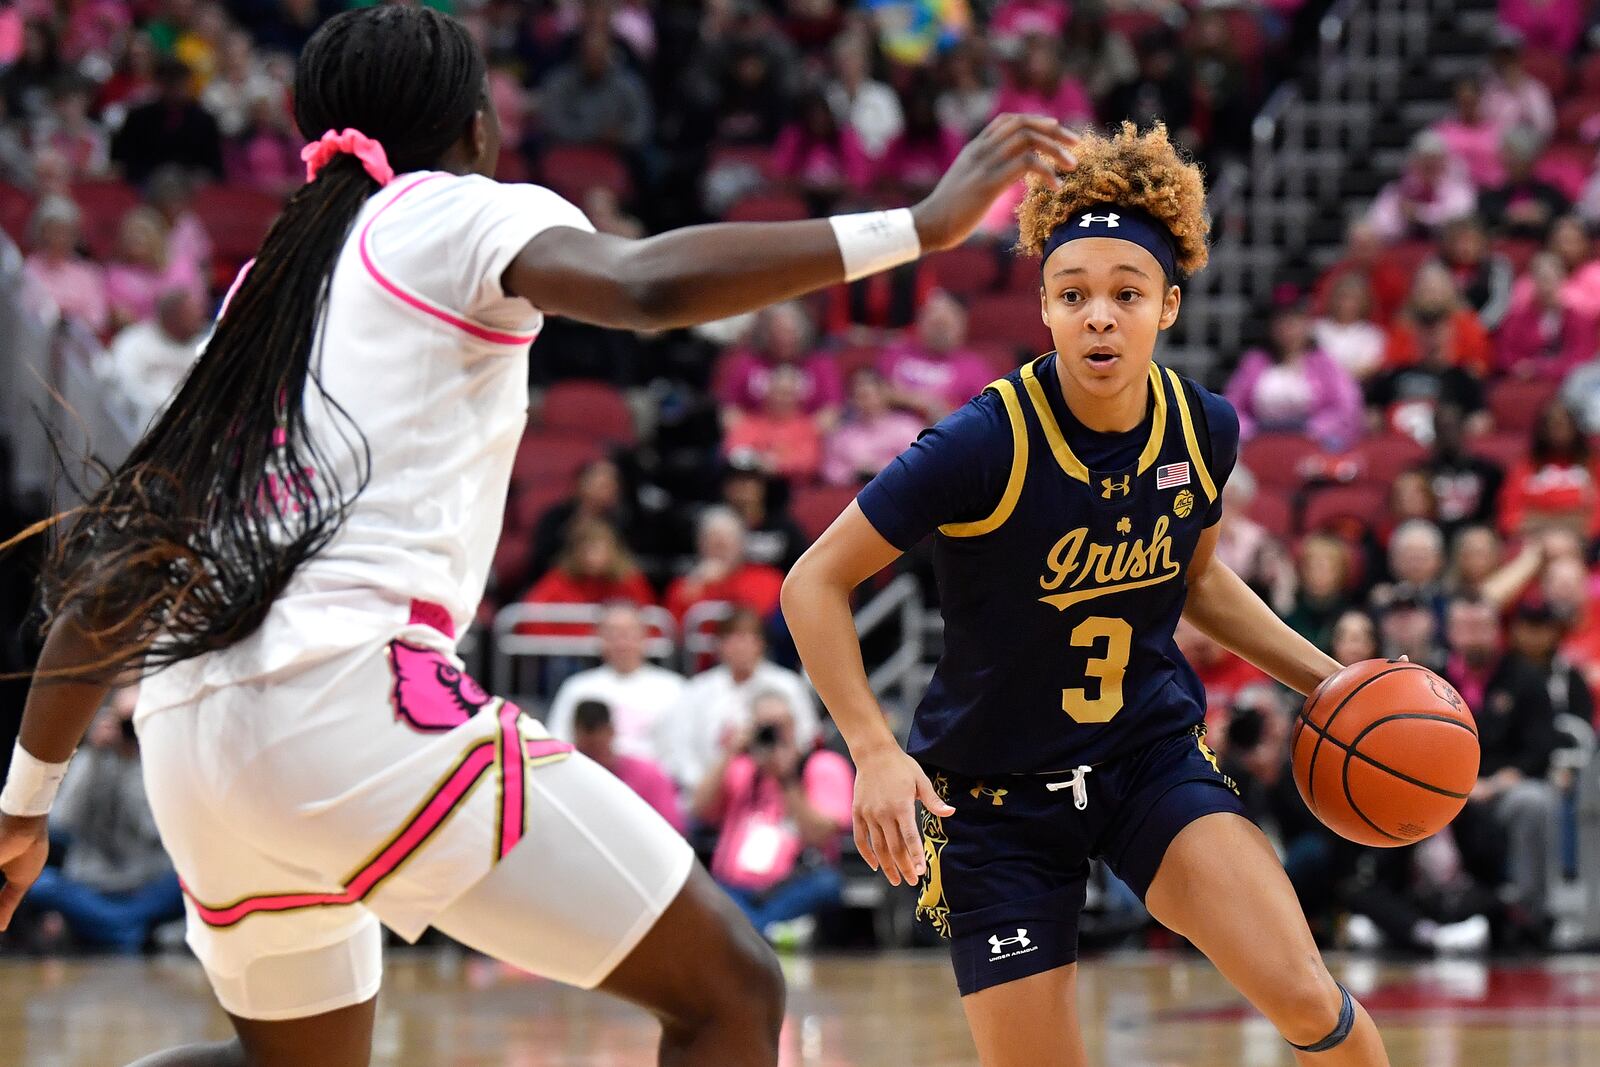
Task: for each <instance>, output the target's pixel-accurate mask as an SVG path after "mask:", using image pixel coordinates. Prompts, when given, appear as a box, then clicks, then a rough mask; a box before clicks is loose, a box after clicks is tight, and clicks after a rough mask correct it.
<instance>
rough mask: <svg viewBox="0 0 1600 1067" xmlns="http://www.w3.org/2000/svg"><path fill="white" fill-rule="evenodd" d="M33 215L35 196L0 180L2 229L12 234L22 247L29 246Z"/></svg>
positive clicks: (0, 222) (0, 220) (0, 227)
mask: <svg viewBox="0 0 1600 1067" xmlns="http://www.w3.org/2000/svg"><path fill="white" fill-rule="evenodd" d="M32 215H33V197H31V196H29V195H28V194H27V192H25V191H24V190H22V189H18V188H17V187H16V186H14V185H6V184H5V183H4V182H0V230H4V231H5V232H6V233H8V234H10V235H11V239H12V240H13V241H15V242H16V243H17V245H18V247H20V248H27V247H28V220H29V218H31V217H32Z"/></svg>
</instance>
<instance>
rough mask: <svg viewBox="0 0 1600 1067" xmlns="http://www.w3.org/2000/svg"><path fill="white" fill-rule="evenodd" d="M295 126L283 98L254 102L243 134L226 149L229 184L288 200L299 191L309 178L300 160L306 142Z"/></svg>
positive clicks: (225, 159)
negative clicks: (288, 197) (295, 191)
mask: <svg viewBox="0 0 1600 1067" xmlns="http://www.w3.org/2000/svg"><path fill="white" fill-rule="evenodd" d="M293 125H294V123H293V121H292V120H291V119H290V118H289V112H288V110H287V109H286V108H285V107H284V106H283V100H282V98H281V96H277V95H275V96H263V97H259V98H257V99H256V100H254V101H252V102H251V104H250V118H249V121H248V122H247V123H246V124H245V128H244V130H243V132H241V133H240V134H239V136H238V137H237V138H236V139H235V140H234V141H232V142H231V143H229V144H228V145H227V147H226V148H225V149H224V155H223V160H224V163H225V165H226V166H227V169H228V183H229V184H230V185H242V186H246V187H248V188H251V189H256V190H258V191H260V192H263V193H270V194H272V195H273V196H285V197H286V196H288V195H289V194H290V193H292V192H294V190H295V189H297V188H299V187H300V185H302V184H303V183H304V182H305V177H306V165H305V164H304V163H303V162H301V160H300V148H301V146H302V145H304V144H305V140H304V138H302V137H301V136H300V135H299V134H298V133H296V132H295V130H294V129H293Z"/></svg>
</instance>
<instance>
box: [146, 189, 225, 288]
mask: <svg viewBox="0 0 1600 1067" xmlns="http://www.w3.org/2000/svg"><path fill="white" fill-rule="evenodd" d="M145 193H146V198H147V199H148V200H149V201H150V206H151V207H153V208H155V209H156V210H157V211H159V212H161V218H162V220H163V221H164V222H165V223H166V224H167V261H168V262H169V263H184V264H187V265H188V266H190V267H192V268H193V269H194V272H195V274H196V276H197V277H200V278H205V277H206V276H207V275H208V274H209V273H210V271H211V253H212V244H211V234H209V233H208V232H206V227H205V223H203V222H201V221H200V216H199V215H197V214H195V211H194V183H193V182H192V181H191V180H190V178H189V175H188V174H187V173H186V172H185V171H184V169H183V168H182V167H177V166H172V165H170V164H169V165H167V166H164V167H161V168H159V169H157V170H156V172H155V173H154V174H152V175H150V181H149V183H148V184H147V185H146V187H145Z"/></svg>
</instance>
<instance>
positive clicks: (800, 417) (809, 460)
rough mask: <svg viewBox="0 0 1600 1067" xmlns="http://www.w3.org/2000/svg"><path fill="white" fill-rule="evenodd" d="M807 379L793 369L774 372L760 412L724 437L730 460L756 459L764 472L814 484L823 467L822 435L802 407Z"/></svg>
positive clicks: (749, 417) (781, 369)
mask: <svg viewBox="0 0 1600 1067" xmlns="http://www.w3.org/2000/svg"><path fill="white" fill-rule="evenodd" d="M804 390H805V379H804V378H802V377H801V374H800V372H799V371H798V370H796V369H795V368H794V367H778V368H777V369H776V370H774V371H773V372H772V381H771V384H770V385H769V386H768V388H767V396H766V400H765V402H764V403H763V404H762V406H761V410H760V411H758V412H755V413H753V414H749V415H746V416H745V417H744V418H742V419H740V420H739V421H738V422H736V423H734V424H733V425H732V426H730V427H728V431H727V433H726V434H724V435H723V438H722V449H723V451H724V452H725V453H726V454H727V455H728V456H729V457H735V458H745V459H754V460H755V461H756V462H758V463H759V464H760V465H761V466H762V467H763V468H764V469H766V470H769V471H771V472H772V473H774V474H777V475H779V476H781V477H784V478H788V479H790V480H791V481H795V482H802V483H804V482H811V481H813V480H815V479H816V476H817V471H818V470H819V469H820V468H821V466H822V433H821V431H819V430H818V429H817V420H816V418H815V417H814V416H811V415H808V414H806V412H805V409H804V408H803V407H802V406H801V399H802V396H803V394H804Z"/></svg>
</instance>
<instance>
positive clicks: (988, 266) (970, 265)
mask: <svg viewBox="0 0 1600 1067" xmlns="http://www.w3.org/2000/svg"><path fill="white" fill-rule="evenodd" d="M925 262H926V263H927V265H928V266H929V267H930V268H932V270H933V277H934V280H935V281H936V282H937V283H938V286H939V288H941V289H944V290H946V291H948V292H952V293H955V294H957V295H958V296H972V295H974V294H976V293H982V292H985V291H987V290H989V289H992V288H994V283H995V265H996V263H997V258H996V253H995V250H994V249H993V248H990V247H988V246H987V245H983V244H965V245H958V246H957V247H955V248H952V249H950V250H949V251H948V252H938V253H935V254H934V255H932V256H929V257H928V258H927V260H926V261H925Z"/></svg>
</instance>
